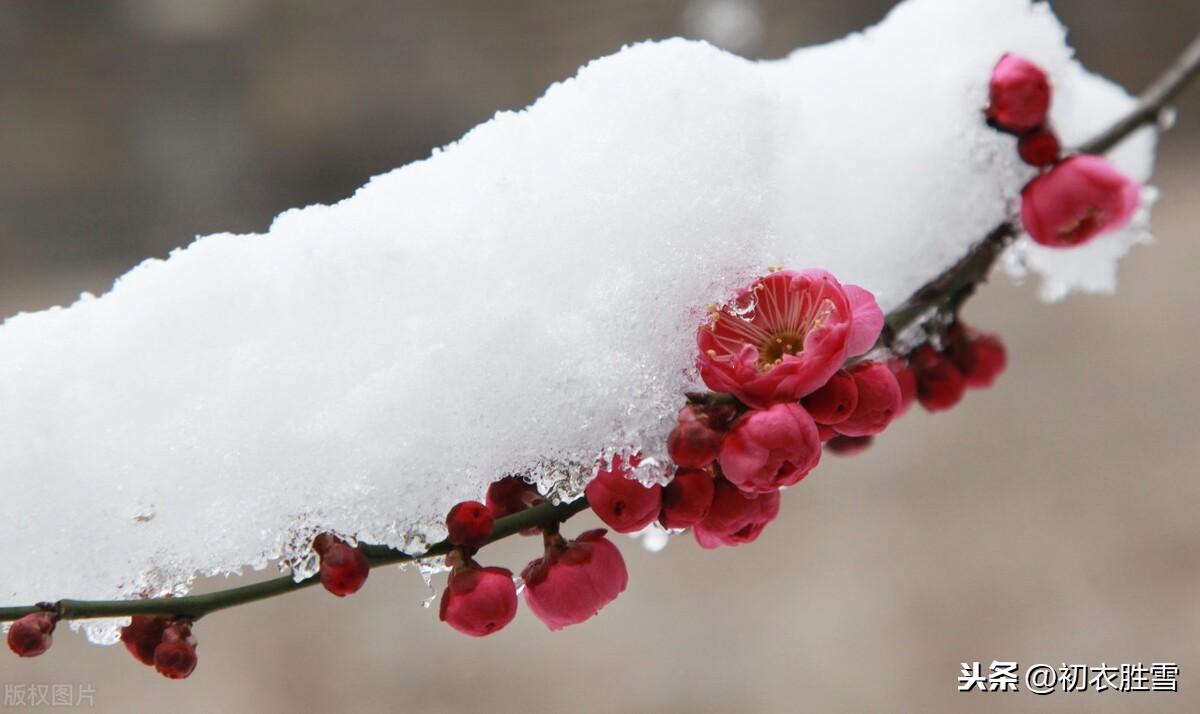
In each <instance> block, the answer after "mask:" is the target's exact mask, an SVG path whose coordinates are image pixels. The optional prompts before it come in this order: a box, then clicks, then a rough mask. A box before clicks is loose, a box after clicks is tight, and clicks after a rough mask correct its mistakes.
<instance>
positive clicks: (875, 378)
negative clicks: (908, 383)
mask: <svg viewBox="0 0 1200 714" xmlns="http://www.w3.org/2000/svg"><path fill="white" fill-rule="evenodd" d="M850 376H851V377H853V378H854V383H855V385H856V386H857V387H858V404H857V405H856V406H855V408H854V413H853V414H851V415H850V417H849V418H848V419H846V420H845V421H843V422H842V423H841V424H835V425H834V427H833V428H834V429H835V430H836V431H837V432H838V433H839V434H843V435H845V436H871V435H872V434H878V433H879V432H881V431H883V430H884V429H886V428H887V425H888V424H890V423H891V422H892V419H894V418H895V417H896V415H897V414H899V413H900V404H901V401H902V395H901V393H900V383H899V382H897V381H896V375H895V374H893V373H892V370H891V369H890V368H889V367H888V366H887V365H886V364H884V363H882V362H872V361H868V362H859V363H858V364H856V365H854V366H853V367H851V368H850Z"/></svg>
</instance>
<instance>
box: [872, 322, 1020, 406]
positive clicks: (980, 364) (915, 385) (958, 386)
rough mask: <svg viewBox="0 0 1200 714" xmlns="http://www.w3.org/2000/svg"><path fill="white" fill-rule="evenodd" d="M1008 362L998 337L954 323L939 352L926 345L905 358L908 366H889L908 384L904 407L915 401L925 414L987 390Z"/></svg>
mask: <svg viewBox="0 0 1200 714" xmlns="http://www.w3.org/2000/svg"><path fill="white" fill-rule="evenodd" d="M1007 363H1008V355H1007V353H1006V352H1005V349H1004V343H1003V342H1001V341H1000V338H999V337H998V336H996V335H993V334H988V333H982V332H978V331H976V330H975V329H974V328H971V327H967V326H966V325H963V324H962V323H961V322H957V321H956V322H954V323H953V324H951V325H950V327H949V328H948V329H947V330H946V334H945V335H944V338H943V340H942V349H940V350H939V349H937V348H935V347H934V346H933V345H932V344H930V343H926V344H923V345H921V346H920V347H918V348H917V349H915V350H913V351H912V352H911V353H910V354H909V355H908V360H907V364H905V363H904V362H902V361H900V360H894V361H893V363H892V364H893V368H894V369H895V370H896V371H897V374H898V376H899V377H900V380H901V381H902V382H903V383H905V384H907V385H911V386H910V387H907V389H906V396H905V401H906V405H905V408H907V405H909V404H911V403H912V401H913V400H914V399H915V400H916V401H918V402H920V403H921V406H923V407H924V408H925V409H926V410H927V411H930V412H940V411H944V410H946V409H949V408H951V407H953V406H954V405H956V404H958V403H959V401H961V400H962V397H963V394H964V393H966V390H967V389H982V388H985V387H990V386H991V385H992V382H994V381H995V379H996V377H998V376H999V375H1000V373H1001V372H1003V371H1004V367H1005V366H1006V365H1007Z"/></svg>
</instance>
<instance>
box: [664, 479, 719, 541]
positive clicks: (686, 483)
mask: <svg viewBox="0 0 1200 714" xmlns="http://www.w3.org/2000/svg"><path fill="white" fill-rule="evenodd" d="M712 500H713V477H712V474H711V473H709V472H708V471H702V470H700V469H679V470H678V471H676V472H675V478H673V479H671V482H670V483H668V484H667V485H666V486H665V487H664V488H663V492H662V512H661V513H659V516H658V522H659V523H661V524H663V527H664V528H691V527H692V526H694V525H696V524H697V523H699V522H700V521H701V520H703V519H704V517H705V516H706V515H708V508H709V506H711V505H712Z"/></svg>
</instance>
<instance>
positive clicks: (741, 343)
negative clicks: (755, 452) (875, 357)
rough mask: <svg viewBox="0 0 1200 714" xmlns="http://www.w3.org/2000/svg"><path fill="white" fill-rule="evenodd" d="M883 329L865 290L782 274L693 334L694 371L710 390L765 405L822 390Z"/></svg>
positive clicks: (761, 282)
mask: <svg viewBox="0 0 1200 714" xmlns="http://www.w3.org/2000/svg"><path fill="white" fill-rule="evenodd" d="M882 329H883V312H882V311H881V310H880V309H879V304H878V303H877V302H875V296H874V295H872V294H871V293H870V292H869V291H868V290H865V289H863V288H860V287H858V286H857V285H842V284H841V283H839V282H838V281H837V279H836V278H835V277H833V275H831V274H830V273H828V272H826V271H824V270H817V269H810V270H800V271H793V270H780V271H777V272H774V273H770V274H768V275H766V276H765V277H763V278H760V279H758V280H756V281H754V284H753V285H751V286H750V287H748V288H746V289H744V290H742V291H741V292H739V293H738V295H737V296H736V297H735V299H734V300H733V301H732V302H731V303H730V304H727V305H725V306H723V307H721V308H719V309H716V310H714V311H713V313H712V316H711V319H709V321H708V322H707V323H706V324H704V325H703V326H701V328H700V331H699V333H698V334H697V336H696V342H697V344H698V345H699V347H700V357H699V359H698V361H697V366H698V367H699V369H700V376H701V377H702V378H703V379H704V383H705V384H706V385H708V387H709V388H710V389H713V390H715V391H718V392H728V393H730V394H732V395H734V396H735V397H737V398H738V399H740V400H741V401H742V402H743V403H744V404H746V405H747V406H750V407H753V408H756V409H758V408H764V407H767V406H769V405H771V404H773V403H776V402H787V401H794V400H796V399H799V398H800V397H803V396H804V395H806V394H808V393H810V392H813V391H815V390H816V389H818V388H820V387H821V386H822V385H823V384H825V383H826V382H827V381H829V378H830V377H832V376H833V375H834V374H835V373H836V372H837V371H838V370H839V369H841V367H842V365H843V364H844V363H845V361H846V360H847V359H848V358H850V357H854V356H856V355H860V354H862V353H864V352H866V351H867V350H869V349H871V347H872V345H874V344H875V340H876V339H878V337H879V333H880V331H881V330H882Z"/></svg>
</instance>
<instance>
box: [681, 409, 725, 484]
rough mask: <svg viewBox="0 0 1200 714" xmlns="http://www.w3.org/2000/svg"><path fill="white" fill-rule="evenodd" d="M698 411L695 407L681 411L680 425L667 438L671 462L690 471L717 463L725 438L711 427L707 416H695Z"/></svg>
mask: <svg viewBox="0 0 1200 714" xmlns="http://www.w3.org/2000/svg"><path fill="white" fill-rule="evenodd" d="M696 411H697V410H696V409H695V408H694V407H684V408H683V409H682V410H681V411H680V419H679V424H678V425H676V426H675V428H674V429H672V430H671V435H670V436H668V437H667V452H668V453H669V454H670V455H671V460H672V461H674V462H675V464H676V465H677V466H681V467H683V468H688V469H702V468H704V467H706V466H708V465H709V464H711V463H712V462H713V461H716V460H717V452H718V451H719V450H720V448H721V440H722V439H724V438H725V434H724V433H723V432H721V431H718V430H717V429H714V428H713V427H712V426H710V425H709V420H708V418H707V417H706V416H704V415H703V414H701V415H700V416H695V413H696Z"/></svg>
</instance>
